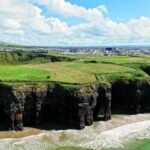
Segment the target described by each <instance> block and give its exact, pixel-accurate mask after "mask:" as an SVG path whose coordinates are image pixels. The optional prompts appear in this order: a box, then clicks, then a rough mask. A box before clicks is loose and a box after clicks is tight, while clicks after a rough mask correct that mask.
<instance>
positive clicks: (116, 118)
mask: <svg viewBox="0 0 150 150" xmlns="http://www.w3.org/2000/svg"><path fill="white" fill-rule="evenodd" d="M149 130H150V114H138V115H113V117H112V120H110V121H107V122H104V121H97V122H94V124H93V125H92V126H90V127H86V128H85V129H83V130H73V129H67V130H40V129H36V128H25V130H24V131H23V132H12V131H5V132H3V131H1V132H0V137H2V135H3V137H4V138H3V139H0V146H1V147H4V149H5V148H6V147H7V149H9V148H10V149H13V147H14V145H15V146H16V145H19V146H20V145H24V146H27V147H28V148H30V147H31V146H32V145H33V143H34V144H35V145H36V146H37V147H36V149H39V150H41V149H42V148H41V146H40V145H41V143H44V144H43V146H44V147H45V145H48V147H51V149H54V150H55V149H56V148H58V149H59V148H60V147H66V148H67V147H72V148H70V149H69V150H76V149H75V148H74V146H76V147H79V148H80V149H85V148H86V149H88V150H89V149H101V148H104V149H105V148H106V149H108V148H123V146H125V145H126V144H127V143H130V142H132V141H133V142H134V141H136V140H137V139H145V138H146V139H149V138H150V134H149V133H148V132H147V131H149ZM146 133H147V134H146ZM8 135H11V136H10V137H9V136H8ZM14 137H15V138H14ZM7 144H8V145H9V147H8V145H7ZM34 148H35V147H34Z"/></svg>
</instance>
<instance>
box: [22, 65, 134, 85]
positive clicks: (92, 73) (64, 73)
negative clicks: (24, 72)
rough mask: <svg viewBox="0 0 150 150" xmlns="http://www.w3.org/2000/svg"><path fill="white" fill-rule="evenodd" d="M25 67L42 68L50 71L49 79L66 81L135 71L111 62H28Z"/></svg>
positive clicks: (89, 79)
mask: <svg viewBox="0 0 150 150" xmlns="http://www.w3.org/2000/svg"><path fill="white" fill-rule="evenodd" d="M24 66H25V67H27V68H37V69H43V70H45V71H49V72H51V80H52V81H58V82H68V83H89V82H96V81H97V80H98V79H97V77H96V75H97V74H108V73H109V74H114V73H117V74H121V73H125V72H135V69H133V68H130V67H125V66H119V65H113V64H99V63H97V64H93V63H82V62H57V63H46V64H28V65H24Z"/></svg>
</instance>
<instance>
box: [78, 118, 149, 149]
mask: <svg viewBox="0 0 150 150" xmlns="http://www.w3.org/2000/svg"><path fill="white" fill-rule="evenodd" d="M143 138H150V121H149V120H147V121H142V122H138V123H132V124H127V125H123V126H120V127H117V128H115V129H112V130H109V131H105V132H102V133H101V134H100V135H98V136H97V137H95V139H94V140H93V141H91V142H88V143H84V144H81V146H82V147H86V148H93V149H98V148H119V147H122V146H123V144H124V143H126V142H128V141H130V140H133V139H143Z"/></svg>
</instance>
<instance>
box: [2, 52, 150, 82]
mask: <svg viewBox="0 0 150 150" xmlns="http://www.w3.org/2000/svg"><path fill="white" fill-rule="evenodd" d="M149 64H150V57H149V56H147V57H143V56H141V57H139V56H138V57H135V56H134V57H133V56H132V57H131V56H114V57H98V56H68V55H46V54H22V53H0V70H1V71H0V81H2V82H24V81H28V82H30V81H37V82H43V81H49V82H50V81H55V82H60V83H74V84H83V83H91V82H113V81H114V80H118V79H131V80H132V79H147V78H148V77H149V76H148V74H146V73H145V72H144V71H143V70H142V69H141V68H142V67H145V66H148V65H149Z"/></svg>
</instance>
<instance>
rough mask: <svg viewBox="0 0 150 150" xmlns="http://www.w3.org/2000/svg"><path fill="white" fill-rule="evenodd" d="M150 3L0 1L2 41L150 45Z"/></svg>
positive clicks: (126, 0) (138, 0) (140, 0)
mask: <svg viewBox="0 0 150 150" xmlns="http://www.w3.org/2000/svg"><path fill="white" fill-rule="evenodd" d="M149 6H150V0H0V20H1V23H0V41H4V42H9V43H16V44H21V45H36V46H102V45H150V11H149Z"/></svg>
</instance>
